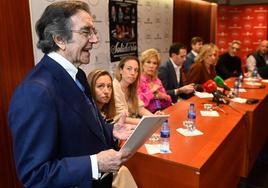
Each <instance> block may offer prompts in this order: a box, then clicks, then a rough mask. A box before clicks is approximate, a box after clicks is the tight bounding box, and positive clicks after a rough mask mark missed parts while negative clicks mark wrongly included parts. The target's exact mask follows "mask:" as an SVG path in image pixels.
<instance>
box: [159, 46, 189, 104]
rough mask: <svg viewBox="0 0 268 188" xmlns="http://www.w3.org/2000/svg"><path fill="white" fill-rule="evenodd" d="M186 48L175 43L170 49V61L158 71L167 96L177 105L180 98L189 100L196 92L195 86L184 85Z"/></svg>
mask: <svg viewBox="0 0 268 188" xmlns="http://www.w3.org/2000/svg"><path fill="white" fill-rule="evenodd" d="M186 53H187V51H186V46H185V45H183V44H181V43H174V44H172V45H171V46H170V48H169V57H170V58H169V60H168V61H166V62H165V63H163V64H161V65H160V67H159V69H158V77H159V79H160V80H161V81H162V84H163V86H164V87H165V89H166V91H167V94H169V95H170V96H171V98H172V102H173V103H176V102H177V101H178V98H179V97H181V98H184V99H186V98H189V97H190V96H192V93H193V92H194V86H193V84H188V85H184V81H185V80H184V79H185V75H184V74H183V71H182V65H183V63H184V62H185V57H186Z"/></svg>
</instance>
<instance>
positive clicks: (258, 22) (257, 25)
mask: <svg viewBox="0 0 268 188" xmlns="http://www.w3.org/2000/svg"><path fill="white" fill-rule="evenodd" d="M267 20H268V5H250V6H248V5H247V6H223V5H220V6H218V17H217V21H218V24H217V35H216V36H217V37H216V41H217V42H216V43H217V45H218V47H219V51H220V54H221V53H223V52H226V51H227V50H228V43H230V42H231V41H232V40H240V41H241V42H242V45H241V51H240V53H239V56H240V58H241V60H242V62H243V63H245V59H246V56H247V55H248V54H249V53H250V52H252V51H255V50H256V48H257V47H258V43H259V41H261V40H264V39H267V36H268V32H267V23H268V21H267Z"/></svg>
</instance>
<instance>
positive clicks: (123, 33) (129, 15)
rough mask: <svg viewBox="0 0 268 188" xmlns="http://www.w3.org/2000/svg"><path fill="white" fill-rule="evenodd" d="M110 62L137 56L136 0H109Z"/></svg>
mask: <svg viewBox="0 0 268 188" xmlns="http://www.w3.org/2000/svg"><path fill="white" fill-rule="evenodd" d="M109 19H110V20H109V23H110V27H109V32H110V55H111V62H116V61H120V59H121V58H123V57H125V56H138V42H137V0H110V1H109Z"/></svg>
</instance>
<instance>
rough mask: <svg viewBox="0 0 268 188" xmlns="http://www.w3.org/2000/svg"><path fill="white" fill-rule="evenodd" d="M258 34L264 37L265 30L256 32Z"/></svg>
mask: <svg viewBox="0 0 268 188" xmlns="http://www.w3.org/2000/svg"><path fill="white" fill-rule="evenodd" d="M256 36H257V37H259V38H262V37H264V32H263V31H258V32H256Z"/></svg>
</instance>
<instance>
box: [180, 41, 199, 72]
mask: <svg viewBox="0 0 268 188" xmlns="http://www.w3.org/2000/svg"><path fill="white" fill-rule="evenodd" d="M203 42H204V41H203V39H202V38H201V37H193V38H192V39H191V48H192V50H191V51H190V52H189V53H188V54H187V56H186V61H185V63H184V65H183V69H184V71H185V73H186V74H187V73H188V71H189V70H190V68H191V66H192V64H194V59H195V57H196V56H197V55H198V54H199V52H200V50H201V48H202V46H203Z"/></svg>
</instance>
